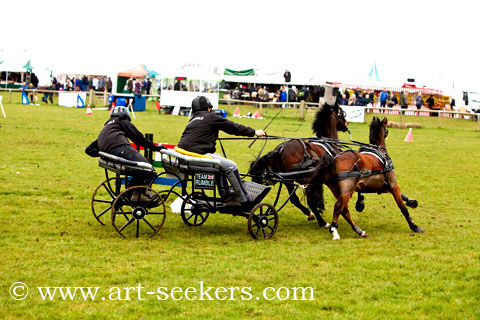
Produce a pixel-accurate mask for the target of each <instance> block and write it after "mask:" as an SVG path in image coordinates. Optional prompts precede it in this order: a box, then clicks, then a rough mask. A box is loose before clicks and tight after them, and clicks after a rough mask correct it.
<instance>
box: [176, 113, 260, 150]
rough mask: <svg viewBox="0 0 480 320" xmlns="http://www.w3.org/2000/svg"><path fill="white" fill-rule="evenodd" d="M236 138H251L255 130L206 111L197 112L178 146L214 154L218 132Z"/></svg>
mask: <svg viewBox="0 0 480 320" xmlns="http://www.w3.org/2000/svg"><path fill="white" fill-rule="evenodd" d="M220 130H221V131H223V132H226V133H228V134H233V135H236V136H247V137H253V136H254V135H255V129H253V128H250V127H246V126H244V125H241V124H238V123H235V122H233V121H230V120H227V119H225V118H222V117H221V116H219V115H217V114H215V113H211V112H208V111H197V112H195V113H194V114H193V116H192V119H190V121H189V122H188V124H187V126H186V127H185V130H184V131H183V134H182V138H181V139H180V141H179V142H178V146H179V147H180V148H182V149H185V150H188V151H191V152H196V153H200V154H205V153H215V144H216V141H217V139H218V132H219V131H220Z"/></svg>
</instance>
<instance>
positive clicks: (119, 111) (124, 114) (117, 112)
mask: <svg viewBox="0 0 480 320" xmlns="http://www.w3.org/2000/svg"><path fill="white" fill-rule="evenodd" d="M113 117H119V118H120V119H121V118H126V119H128V121H132V118H130V112H129V111H128V109H127V107H124V106H117V107H115V108H114V109H113V110H112V113H111V114H110V118H113Z"/></svg>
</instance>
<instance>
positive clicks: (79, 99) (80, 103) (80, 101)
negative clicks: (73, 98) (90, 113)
mask: <svg viewBox="0 0 480 320" xmlns="http://www.w3.org/2000/svg"><path fill="white" fill-rule="evenodd" d="M77 108H85V101H83V99H82V97H80V95H77Z"/></svg>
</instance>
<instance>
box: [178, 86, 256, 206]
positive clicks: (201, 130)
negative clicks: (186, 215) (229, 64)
mask: <svg viewBox="0 0 480 320" xmlns="http://www.w3.org/2000/svg"><path fill="white" fill-rule="evenodd" d="M212 109H213V106H212V104H211V103H210V101H209V100H208V98H206V97H204V96H199V97H196V98H195V99H193V101H192V113H193V114H192V118H191V119H190V121H189V122H188V124H187V126H186V127H185V130H184V131H183V134H182V137H181V139H180V141H179V142H178V147H180V148H182V149H185V150H188V151H190V152H195V153H199V154H203V155H207V156H210V157H212V158H213V159H219V160H220V170H221V172H222V173H223V174H224V175H225V176H226V177H227V179H228V181H229V182H230V185H231V186H232V188H233V190H234V194H233V195H234V196H235V198H236V200H237V201H239V202H240V203H241V204H242V203H247V202H249V201H252V200H253V199H250V197H249V195H248V193H247V191H246V190H245V188H244V187H243V183H242V179H241V178H240V175H239V173H238V167H237V165H236V164H235V162H233V161H231V160H228V159H225V158H224V157H222V156H220V155H219V154H217V153H215V144H216V141H217V139H218V132H219V131H220V130H221V131H223V132H226V133H228V134H233V135H236V136H247V137H253V136H257V137H262V136H264V135H265V132H264V131H263V130H255V129H253V128H250V127H246V126H243V125H241V124H238V123H235V122H232V121H229V120H227V119H224V118H222V117H221V116H219V115H216V114H215V113H210V111H211V110H212ZM219 186H220V188H219V192H220V196H222V197H229V196H231V194H229V193H228V191H229V189H228V186H226V183H225V182H222V181H220V183H219Z"/></svg>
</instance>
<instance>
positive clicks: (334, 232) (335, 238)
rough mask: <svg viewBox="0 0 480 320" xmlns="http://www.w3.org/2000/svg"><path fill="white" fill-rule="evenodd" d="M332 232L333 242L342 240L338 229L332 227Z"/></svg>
mask: <svg viewBox="0 0 480 320" xmlns="http://www.w3.org/2000/svg"><path fill="white" fill-rule="evenodd" d="M330 231H331V232H332V233H333V238H332V240H340V235H339V234H338V231H337V228H335V227H332V228H331V229H330Z"/></svg>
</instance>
